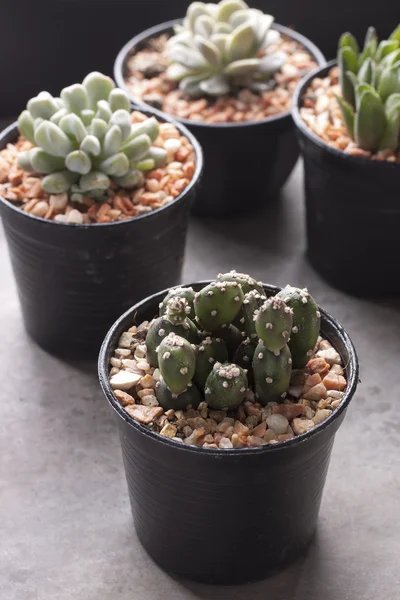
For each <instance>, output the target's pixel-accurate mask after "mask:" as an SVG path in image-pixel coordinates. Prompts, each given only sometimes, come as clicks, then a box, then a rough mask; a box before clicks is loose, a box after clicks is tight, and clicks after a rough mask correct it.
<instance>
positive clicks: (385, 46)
mask: <svg viewBox="0 0 400 600" xmlns="http://www.w3.org/2000/svg"><path fill="white" fill-rule="evenodd" d="M398 48H399V42H398V41H397V40H383V41H382V42H381V43H380V44H379V46H378V49H377V51H376V55H375V60H376V61H378V62H379V61H381V60H382V59H383V58H385V56H387V55H388V54H391V53H392V52H395V50H398Z"/></svg>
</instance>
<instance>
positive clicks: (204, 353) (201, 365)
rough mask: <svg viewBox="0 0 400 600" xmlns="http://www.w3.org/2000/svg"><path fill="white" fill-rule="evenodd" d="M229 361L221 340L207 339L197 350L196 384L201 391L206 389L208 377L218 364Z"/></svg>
mask: <svg viewBox="0 0 400 600" xmlns="http://www.w3.org/2000/svg"><path fill="white" fill-rule="evenodd" d="M227 360H228V350H227V347H226V344H225V342H224V340H223V339H221V338H212V337H209V336H208V337H206V338H204V340H203V341H202V342H201V343H200V344H199V345H198V346H197V348H196V371H195V374H194V377H193V379H194V382H195V383H196V384H197V385H198V386H199V388H200V389H204V385H205V382H206V379H207V377H208V376H209V374H210V372H211V371H212V368H213V366H214V364H215V363H216V362H220V363H224V362H226V361H227Z"/></svg>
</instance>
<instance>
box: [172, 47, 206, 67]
mask: <svg viewBox="0 0 400 600" xmlns="http://www.w3.org/2000/svg"><path fill="white" fill-rule="evenodd" d="M168 58H169V60H170V61H171V62H177V63H179V64H181V65H183V66H184V67H186V68H188V69H201V68H204V67H206V66H207V63H206V61H205V60H204V58H203V56H202V55H201V54H200V52H198V51H197V50H192V49H191V48H185V46H182V45H181V44H174V45H172V46H171V47H170V48H169V49H168Z"/></svg>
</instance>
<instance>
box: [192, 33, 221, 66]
mask: <svg viewBox="0 0 400 600" xmlns="http://www.w3.org/2000/svg"><path fill="white" fill-rule="evenodd" d="M194 41H195V44H196V48H197V50H198V51H199V52H201V54H202V55H203V56H204V58H205V60H206V61H207V62H208V63H209V64H210V65H212V66H213V67H219V66H220V64H221V53H220V51H219V49H218V46H216V45H215V44H213V43H212V42H209V41H208V40H206V39H205V38H204V37H202V36H201V35H195V36H194Z"/></svg>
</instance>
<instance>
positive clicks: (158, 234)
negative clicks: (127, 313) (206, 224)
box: [0, 111, 202, 359]
mask: <svg viewBox="0 0 400 600" xmlns="http://www.w3.org/2000/svg"><path fill="white" fill-rule="evenodd" d="M143 112H145V113H146V114H147V115H149V116H152V113H151V112H150V111H143ZM157 118H158V120H159V121H160V122H171V123H173V124H174V125H176V127H177V128H178V129H179V131H180V133H181V134H182V135H184V136H186V137H187V138H188V140H189V141H190V143H191V145H192V146H193V148H194V151H195V157H196V167H195V173H194V175H193V177H192V180H191V182H190V183H189V185H188V186H187V187H186V188H185V190H184V191H183V192H182V194H181V195H179V196H178V197H177V198H176V199H175V200H173V201H171V202H170V203H169V204H166V205H165V206H163V207H162V208H158V209H156V210H154V211H152V212H149V213H147V214H144V215H140V216H137V217H135V218H132V219H129V220H125V221H116V222H111V223H96V224H70V223H62V222H57V221H53V220H46V219H44V218H40V217H36V216H34V215H32V214H30V213H27V212H24V211H23V210H21V209H20V208H18V207H16V206H14V205H13V204H12V202H10V201H9V200H6V199H5V198H3V197H1V196H0V208H1V216H2V221H3V227H4V231H5V234H6V239H7V242H8V248H9V254H10V259H11V264H12V267H13V271H14V275H15V279H16V282H17V291H18V295H19V299H20V303H21V308H22V314H23V319H24V322H25V327H26V330H27V332H28V333H29V335H30V336H31V337H32V338H33V340H34V341H35V342H37V343H38V344H39V345H40V346H41V347H42V348H44V349H45V350H47V351H48V352H50V353H52V354H54V355H57V356H61V357H63V358H69V359H75V358H83V359H95V358H96V357H97V354H98V351H99V348H100V345H101V342H102V340H103V338H104V334H105V332H106V331H107V330H108V329H109V327H110V326H111V324H112V323H113V321H114V320H115V319H116V318H117V317H118V315H120V314H121V312H122V311H124V310H127V308H128V307H129V306H131V305H132V302H136V301H138V300H139V299H140V298H143V296H146V295H147V294H149V293H153V292H154V291H156V290H157V289H160V286H162V287H163V286H165V285H174V284H176V283H178V282H179V280H180V276H181V270H182V264H183V258H184V252H185V241H186V233H187V225H188V215H189V209H190V205H191V203H192V202H193V199H194V196H195V193H196V188H197V184H198V181H199V177H200V174H201V171H202V151H201V148H200V146H199V144H198V142H197V141H196V139H195V138H194V137H193V135H192V134H191V133H190V132H189V131H187V129H186V128H185V127H184V126H182V125H181V124H177V123H175V122H174V121H173V120H171V119H168V118H167V117H164V116H161V117H160V116H158V117H157ZM17 139H18V129H17V126H16V124H13V125H11V126H10V127H8V128H7V129H5V130H4V131H3V132H2V134H1V135H0V150H2V149H4V148H6V146H7V144H10V143H15V142H16V141H17Z"/></svg>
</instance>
